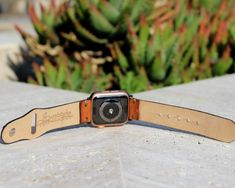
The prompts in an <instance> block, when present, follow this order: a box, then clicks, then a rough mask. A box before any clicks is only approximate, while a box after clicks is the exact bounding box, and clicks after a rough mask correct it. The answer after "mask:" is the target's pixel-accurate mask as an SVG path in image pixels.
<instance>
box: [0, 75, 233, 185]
mask: <svg viewBox="0 0 235 188" xmlns="http://www.w3.org/2000/svg"><path fill="white" fill-rule="evenodd" d="M234 82H235V75H230V76H224V77H220V78H215V79H210V80H205V81H200V82H195V83H191V84H186V85H181V86H174V87H169V88H165V89H160V90H154V91H149V92H144V93H139V94H136V95H135V96H136V97H138V98H143V99H151V100H156V101H160V102H166V103H171V104H176V105H182V106H185V107H190V108H196V109H199V110H204V111H207V112H211V113H215V114H217V115H222V116H224V117H227V118H231V119H233V120H235V111H234V109H235V100H234V98H235V84H234ZM0 93H1V94H0V112H1V113H0V126H3V125H4V124H5V123H7V122H8V121H9V120H11V119H13V118H16V117H17V116H20V115H23V114H24V113H26V112H27V111H28V110H30V109H31V108H33V107H47V106H51V105H57V104H61V103H66V102H71V101H74V100H79V99H82V98H84V97H86V96H87V95H86V94H81V93H75V92H68V91H62V90H56V89H52V88H43V87H38V86H32V85H26V84H22V83H14V82H9V81H0ZM0 129H1V127H0ZM0 172H1V174H0V187H1V188H8V187H10V188H18V187H24V188H28V187H34V188H39V187H40V188H43V187H50V188H54V187H56V188H60V187H90V188H91V187H118V188H120V187H130V188H134V187H187V188H188V187H190V188H192V187H200V188H201V187H202V188H203V187H211V188H217V187H222V188H231V187H235V142H234V143H230V144H227V143H222V142H218V141H215V140H211V139H207V138H204V137H200V136H197V135H193V134H187V133H183V132H180V131H172V130H169V129H162V128H153V127H151V126H147V124H144V125H143V126H140V125H136V124H127V125H124V126H122V127H113V128H104V129H96V128H91V127H88V126H85V127H82V126H75V127H72V128H67V129H64V130H60V131H54V132H50V133H48V134H45V135H43V136H41V137H40V138H37V139H35V140H31V141H21V142H17V143H15V144H10V145H4V144H0Z"/></svg>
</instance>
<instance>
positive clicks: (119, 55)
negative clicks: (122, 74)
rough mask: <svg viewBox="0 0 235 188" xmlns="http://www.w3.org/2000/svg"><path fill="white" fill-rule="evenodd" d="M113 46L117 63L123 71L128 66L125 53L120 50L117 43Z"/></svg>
mask: <svg viewBox="0 0 235 188" xmlns="http://www.w3.org/2000/svg"><path fill="white" fill-rule="evenodd" d="M114 48H115V51H116V53H117V58H118V63H119V65H120V67H121V69H122V70H123V71H125V70H126V69H127V68H128V66H129V65H128V61H127V58H126V57H125V55H124V54H123V53H122V51H121V50H120V48H119V45H118V44H117V43H114Z"/></svg>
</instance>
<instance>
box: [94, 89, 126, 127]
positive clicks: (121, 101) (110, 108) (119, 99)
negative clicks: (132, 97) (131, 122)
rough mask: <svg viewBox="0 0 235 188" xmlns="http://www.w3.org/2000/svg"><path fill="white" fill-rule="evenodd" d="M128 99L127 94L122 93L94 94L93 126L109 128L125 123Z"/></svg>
mask: <svg viewBox="0 0 235 188" xmlns="http://www.w3.org/2000/svg"><path fill="white" fill-rule="evenodd" d="M128 98H129V97H128V94H127V93H125V92H122V91H117V92H102V93H94V94H93V96H92V124H93V125H94V126H99V125H102V126H111V125H121V124H124V123H126V122H127V120H128Z"/></svg>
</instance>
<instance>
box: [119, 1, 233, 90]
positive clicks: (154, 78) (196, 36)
mask: <svg viewBox="0 0 235 188" xmlns="http://www.w3.org/2000/svg"><path fill="white" fill-rule="evenodd" d="M203 2H205V1H203ZM217 3H218V2H217ZM212 4H213V3H212ZM232 5H233V6H232ZM234 5H235V3H232V1H221V2H220V4H219V5H218V6H217V10H216V11H212V10H211V9H208V7H206V6H205V7H204V6H202V4H201V2H200V1H193V2H191V1H186V0H182V1H176V0H175V1H169V2H167V3H165V4H163V5H160V6H159V7H157V9H156V11H155V12H154V21H155V22H154V23H153V20H152V18H153V15H151V16H150V17H148V18H145V17H144V16H143V17H142V19H141V21H140V24H139V25H140V26H139V28H138V29H135V28H134V26H133V24H132V23H131V21H130V22H129V32H128V49H126V46H127V45H126V44H125V46H122V45H119V46H116V49H115V51H116V54H117V61H118V63H119V64H118V66H117V67H116V69H115V70H116V71H115V72H116V75H117V77H118V79H119V82H120V87H121V88H122V89H129V88H132V89H129V90H131V91H132V90H134V91H142V90H147V89H151V88H153V87H161V86H164V85H174V84H179V83H185V82H189V81H192V80H199V79H204V78H209V77H212V76H218V75H223V74H226V73H229V72H234V57H233V56H232V50H234V44H235V43H234V28H235V27H234V25H233V23H235V22H234V21H235V19H234V13H235V12H234V10H235V6H234ZM225 7H230V8H231V7H232V8H233V9H232V10H233V11H230V12H227V11H224V10H225ZM198 9H200V11H198ZM147 19H148V20H147ZM130 72H131V73H130ZM140 75H141V76H140ZM140 77H141V79H140ZM123 80H132V81H131V82H130V81H127V82H125V83H124V84H122V82H123ZM141 86H142V87H141ZM133 87H134V88H133Z"/></svg>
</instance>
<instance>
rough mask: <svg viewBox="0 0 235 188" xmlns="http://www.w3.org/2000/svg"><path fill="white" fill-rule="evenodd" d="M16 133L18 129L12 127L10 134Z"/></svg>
mask: <svg viewBox="0 0 235 188" xmlns="http://www.w3.org/2000/svg"><path fill="white" fill-rule="evenodd" d="M15 133H16V129H15V128H12V129H11V130H10V131H9V136H10V137H12V136H14V135H15Z"/></svg>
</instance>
